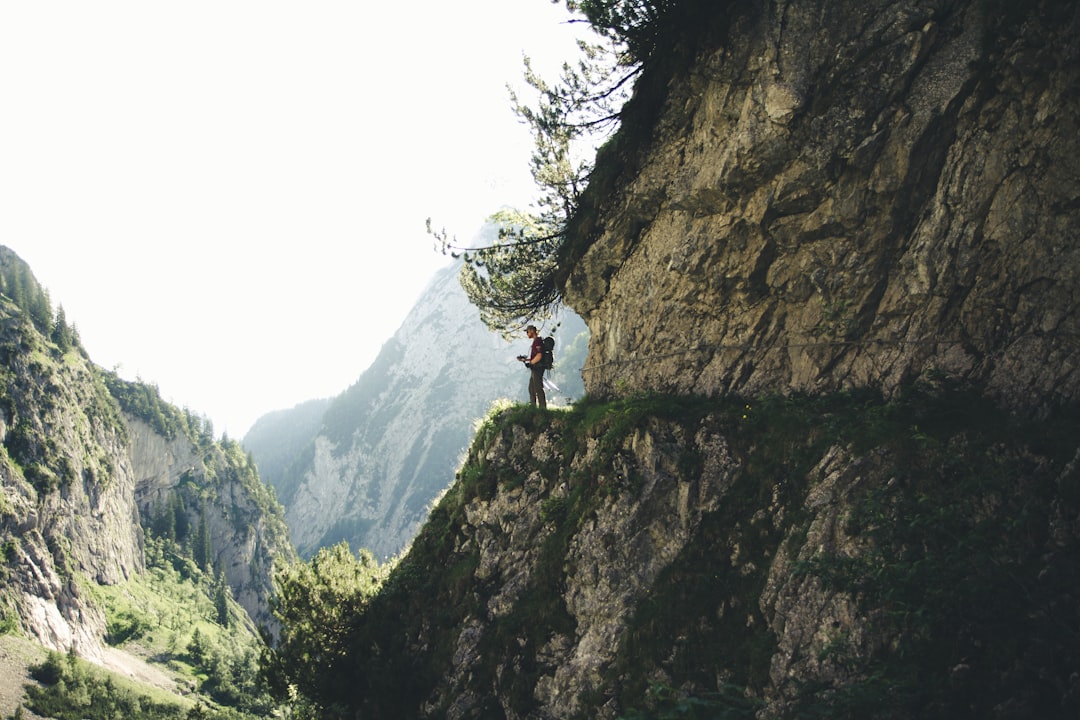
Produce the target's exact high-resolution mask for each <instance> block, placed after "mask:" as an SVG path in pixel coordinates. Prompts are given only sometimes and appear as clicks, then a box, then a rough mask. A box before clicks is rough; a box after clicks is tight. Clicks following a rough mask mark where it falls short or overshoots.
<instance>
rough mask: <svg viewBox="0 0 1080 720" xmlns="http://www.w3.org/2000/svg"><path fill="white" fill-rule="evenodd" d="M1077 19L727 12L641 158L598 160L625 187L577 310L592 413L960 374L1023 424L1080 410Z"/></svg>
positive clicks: (584, 271)
mask: <svg viewBox="0 0 1080 720" xmlns="http://www.w3.org/2000/svg"><path fill="white" fill-rule="evenodd" d="M1077 13H1078V6H1077V4H1076V3H1074V2H1066V1H1062V0H1058V1H1054V0H1043V1H1037V2H1030V3H1006V2H996V1H994V0H955V1H948V2H893V1H889V0H870V1H868V2H857V3H856V2H842V1H837V0H831V1H829V2H802V1H800V0H784V1H782V2H733V3H727V4H725V8H718V9H717V11H716V24H715V27H713V28H712V29H711V31H710V32H709V33H707V40H706V41H705V42H703V43H701V45H700V46H699V47H697V48H696V53H694V54H693V59H692V61H691V62H690V63H689V65H688V66H687V67H685V68H680V69H678V70H676V71H675V72H674V73H673V74H674V77H670V78H669V77H668V76H664V77H661V78H656V77H649V76H648V73H652V74H653V75H655V74H658V73H672V71H671V68H670V65H669V66H667V67H663V68H659V69H655V68H654V69H652V70H649V71H647V76H646V77H645V78H643V81H642V82H641V83H639V91H638V96H637V97H635V99H634V100H632V101H631V103H630V104H629V105H628V107H627V109H626V111H625V115H626V120H625V123H624V124H625V125H626V127H627V128H628V129H629V132H627V133H624V136H629V137H625V141H624V142H622V143H621V144H619V145H618V148H620V149H616V150H614V151H612V152H609V153H608V155H607V156H604V155H603V154H602V155H601V156H600V158H599V159H598V166H600V167H603V165H604V163H607V164H608V165H609V166H611V165H620V166H621V168H622V170H620V171H619V172H617V173H612V174H614V175H617V179H615V180H614V181H613V182H612V183H610V184H606V185H603V186H602V187H595V188H590V190H591V191H592V195H591V199H590V200H589V202H590V203H591V204H592V207H591V208H589V209H590V210H591V212H586V213H582V214H581V215H582V217H587V218H591V219H592V220H591V221H590V222H587V223H582V224H580V226H579V227H578V228H577V232H578V234H579V235H580V238H581V239H582V240H583V241H584V242H587V243H588V250H587V251H585V252H584V253H583V254H581V256H580V259H579V260H578V261H577V262H575V263H574V264H573V267H572V268H571V271H570V274H569V281H568V283H567V287H566V298H567V300H568V302H569V304H570V305H571V306H572V307H573V308H574V309H575V310H577V311H578V312H579V313H580V314H581V315H582V316H583V317H584V318H585V320H586V322H587V324H588V325H589V328H590V330H591V331H592V340H591V345H590V348H589V363H588V367H587V368H586V371H585V380H586V387H587V389H588V391H589V392H590V393H595V394H599V395H611V394H622V393H625V392H630V391H634V390H639V389H656V390H661V391H673V392H680V393H685V392H694V393H704V394H710V395H715V394H722V393H730V392H736V393H745V394H756V393H760V392H763V391H768V392H782V393H786V392H791V391H808V392H822V391H829V390H836V389H842V388H849V387H857V386H873V387H880V388H882V389H884V390H886V391H892V390H894V389H896V388H898V387H900V386H902V385H904V384H905V383H908V382H910V381H912V380H915V379H918V378H926V377H928V376H940V375H946V376H950V377H954V378H963V379H968V380H972V381H975V382H978V383H980V384H984V385H986V387H987V388H988V391H989V392H990V393H991V394H993V395H994V396H996V397H998V398H999V399H1001V400H1002V401H1004V402H1007V403H1009V404H1011V405H1014V406H1030V405H1033V404H1034V405H1043V404H1046V403H1051V402H1054V401H1055V400H1058V399H1075V398H1076V397H1077V396H1078V393H1080V362H1078V361H1080V342H1078V338H1080V325H1078V323H1080V320H1078V318H1080V312H1078V311H1080V307H1078V300H1080V298H1078V295H1077V292H1078V290H1077V289H1078V288H1080V242H1078V237H1080V127H1078V126H1080V94H1078V93H1077V91H1076V88H1077V85H1078V83H1080V60H1078V58H1080V21H1078V19H1077ZM669 79H670V82H667V81H668V80H669ZM657 87H661V88H663V91H656V90H655V89H654V90H648V89H641V88H657ZM657 105H660V110H659V113H658V116H657V119H656V122H655V123H651V122H650V123H647V124H646V125H645V127H644V128H641V127H638V126H635V123H637V122H639V120H638V118H639V117H641V116H643V115H645V114H647V113H652V112H654V111H655V108H656V106H657ZM635 128H636V129H635ZM635 133H636V134H635Z"/></svg>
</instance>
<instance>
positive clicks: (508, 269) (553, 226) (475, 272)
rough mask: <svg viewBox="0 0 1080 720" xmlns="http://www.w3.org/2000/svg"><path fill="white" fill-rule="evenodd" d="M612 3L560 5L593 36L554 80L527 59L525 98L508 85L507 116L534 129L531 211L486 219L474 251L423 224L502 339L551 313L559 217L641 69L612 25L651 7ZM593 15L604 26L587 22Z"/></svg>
mask: <svg viewBox="0 0 1080 720" xmlns="http://www.w3.org/2000/svg"><path fill="white" fill-rule="evenodd" d="M637 4H641V3H637ZM594 5H595V6H596V7H594ZM608 5H612V6H613V7H610V8H609V7H606V6H608ZM616 5H619V3H579V2H573V1H568V2H567V8H568V9H569V10H570V11H571V12H572V13H581V14H583V15H584V19H582V18H579V19H578V22H583V21H585V22H589V23H590V24H591V25H592V26H593V28H594V29H595V30H596V31H597V33H598V34H599V36H600V42H598V43H588V42H585V41H579V42H578V48H579V51H580V54H579V57H578V59H577V62H576V63H573V64H571V63H569V62H568V63H565V64H564V65H563V67H562V72H561V75H560V77H559V78H558V80H557V81H554V82H549V81H548V80H545V79H544V78H543V77H541V76H540V75H539V74H538V73H537V72H536V71H535V70H534V68H533V66H532V63H531V61H530V59H529V58H528V57H526V58H525V60H524V65H525V68H524V80H525V83H526V84H527V85H528V87H529V88H530V97H529V98H527V99H524V98H522V97H521V96H520V95H519V94H518V93H516V92H515V91H514V90H513V89H511V90H510V99H511V103H512V106H513V110H514V112H515V114H516V115H517V116H518V117H519V118H520V119H521V121H522V122H523V123H524V124H525V125H527V126H528V127H529V128H530V130H531V131H532V134H533V140H534V149H533V153H532V157H531V158H530V171H531V173H532V177H533V181H534V183H535V184H536V188H537V191H538V196H537V198H536V201H535V203H534V206H533V208H532V210H530V211H528V212H525V211H520V210H513V211H503V212H499V213H496V214H495V215H493V216H492V217H491V218H490V221H491V222H492V223H493V224H494V225H495V226H496V228H497V229H498V237H497V239H496V240H495V241H494V242H492V243H490V244H488V245H483V246H479V247H475V246H474V247H467V246H463V245H459V244H458V243H457V240H456V238H453V237H451V236H450V235H448V234H447V233H446V231H445V230H443V231H441V232H436V231H433V230H432V228H431V221H430V220H429V221H428V232H429V233H430V234H432V235H434V236H435V240H436V246H437V247H438V248H439V249H441V251H442V252H443V253H444V254H452V255H453V256H454V257H460V258H462V259H463V260H464V261H465V263H464V265H463V267H462V271H461V284H462V287H463V288H464V289H465V292H466V294H467V295H468V297H469V300H470V301H471V302H472V303H473V304H474V305H476V306H477V307H478V308H479V309H480V317H481V319H482V320H483V322H484V323H485V324H486V325H487V326H488V327H489V328H491V329H493V330H497V331H500V332H502V333H503V334H504V335H510V334H513V333H514V332H515V331H517V330H520V329H521V328H522V327H524V326H525V325H527V324H529V323H530V322H534V321H536V320H542V319H545V318H548V317H551V316H552V315H554V314H555V313H556V312H557V310H558V308H559V305H560V302H561V299H562V298H561V291H560V289H559V287H558V283H557V281H556V271H557V269H558V262H559V251H560V249H561V247H562V245H563V241H564V239H565V231H566V226H567V222H568V221H569V219H570V218H571V217H572V216H573V214H574V212H575V211H576V209H577V207H578V203H579V201H580V198H581V194H582V192H584V190H585V187H586V185H587V183H588V178H589V175H590V173H591V172H592V167H593V156H594V154H595V149H596V145H597V144H599V142H601V141H602V140H603V139H604V138H606V137H607V136H608V135H610V134H611V133H612V132H613V131H614V130H615V128H616V127H617V125H618V113H619V109H620V108H621V107H622V104H623V103H624V102H625V101H626V99H627V96H628V94H629V91H630V89H631V86H632V81H633V79H634V78H635V77H636V76H637V74H638V73H639V72H640V70H641V65H640V63H639V61H638V56H636V55H635V54H634V53H632V52H630V51H629V50H628V45H627V44H626V43H627V38H628V37H629V36H628V35H626V34H625V33H621V32H617V31H616V29H617V27H618V23H619V22H621V21H623V20H627V19H630V18H633V19H634V22H636V23H644V22H646V20H647V19H648V17H652V16H654V15H655V13H652V14H650V13H645V14H644V15H642V17H638V15H634V14H633V13H630V12H629V10H628V9H618V8H616V7H614V6H616ZM601 6H603V7H601ZM642 12H644V11H643V10H642ZM589 13H592V16H590V14H589ZM594 17H595V18H596V20H597V22H600V21H602V22H603V23H605V24H596V23H595V22H594V21H593V19H594Z"/></svg>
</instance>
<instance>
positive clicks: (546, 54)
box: [0, 0, 583, 439]
mask: <svg viewBox="0 0 1080 720" xmlns="http://www.w3.org/2000/svg"><path fill="white" fill-rule="evenodd" d="M565 20H566V12H565V10H564V8H563V6H562V4H561V3H560V4H559V5H553V4H552V3H551V2H549V1H548V0H461V1H457V2H452V1H450V0H412V1H411V2H393V1H385V2H366V1H362V0H349V1H345V2H339V1H337V0H305V1H303V2H301V1H300V0H280V1H279V0H209V1H204V0H184V1H183V2H164V1H158V0H130V1H127V2H117V1H113V0H72V1H50V0H34V1H32V2H3V3H0V244H4V245H7V246H8V247H10V248H11V249H12V250H14V251H15V252H16V253H17V254H18V255H19V256H20V257H22V258H23V259H24V260H25V261H27V262H28V263H29V264H30V267H31V269H32V270H33V272H34V274H35V276H36V277H37V278H38V280H39V282H41V283H42V285H44V286H45V287H46V288H47V289H48V290H49V293H50V295H51V298H52V302H53V306H54V307H57V306H60V305H62V306H63V308H64V311H65V313H66V315H67V318H68V321H69V322H73V323H74V324H75V325H76V326H77V327H78V329H79V332H80V335H81V337H82V341H83V345H84V346H85V347H86V349H87V350H88V352H89V353H90V356H91V358H92V359H93V360H94V361H95V362H96V363H98V364H99V365H102V366H104V367H106V368H118V369H119V371H120V373H121V375H122V376H124V377H128V378H131V379H134V378H136V377H138V378H141V379H142V380H143V381H146V382H151V383H156V384H157V385H158V387H159V388H160V390H161V393H162V395H163V396H164V397H165V399H166V400H170V401H172V402H174V403H175V404H177V405H179V406H181V407H188V408H190V409H191V410H192V411H194V412H196V413H197V414H200V415H205V416H208V417H209V418H210V419H211V420H212V421H213V422H214V428H215V432H216V433H217V434H219V435H220V434H221V433H222V432H223V431H226V432H228V434H229V435H230V437H233V438H236V439H240V438H242V437H243V435H244V433H246V432H247V430H248V429H249V427H250V425H251V423H253V422H254V421H255V420H256V419H257V418H258V417H259V416H261V415H263V414H264V413H267V412H270V411H272V410H277V409H282V408H288V407H292V406H294V405H296V404H297V403H300V402H303V401H305V400H310V399H314V398H320V397H330V396H334V395H337V394H338V393H340V392H341V391H343V390H344V389H345V388H347V387H348V386H349V385H350V384H352V383H353V382H354V381H355V380H356V379H357V378H358V377H359V376H360V374H361V373H362V372H363V370H364V369H366V368H367V367H368V365H370V363H371V361H372V360H373V359H374V358H375V355H376V354H377V353H378V350H379V348H380V347H381V346H382V344H383V343H384V342H385V341H386V340H387V339H389V337H390V336H391V335H392V334H393V333H394V331H395V330H396V329H397V328H398V326H399V325H400V324H401V321H402V320H403V319H404V317H405V315H406V314H407V312H408V310H409V309H410V308H411V307H412V305H413V303H414V302H415V300H416V299H417V296H418V295H419V293H420V292H421V291H422V290H423V288H424V286H425V285H426V284H427V282H428V280H429V279H430V278H431V275H432V274H433V273H434V272H435V270H437V269H438V268H439V267H441V266H442V264H443V262H444V260H443V259H442V257H441V256H439V255H436V254H435V253H434V252H433V250H432V242H431V239H430V238H429V237H428V236H427V235H426V233H425V231H424V220H425V218H427V217H432V218H433V220H434V222H435V224H436V226H443V225H445V226H446V227H447V228H448V229H451V230H453V231H454V232H455V233H456V234H457V235H459V236H461V237H462V238H469V237H471V236H472V235H473V233H474V232H475V231H476V230H477V229H478V228H479V227H480V225H481V224H482V222H483V220H484V218H485V217H486V216H487V215H489V214H490V213H492V212H493V211H495V210H496V209H498V207H499V206H500V205H503V204H509V205H515V206H518V207H526V206H527V205H528V204H529V202H530V201H531V199H532V197H533V192H532V181H531V178H530V177H529V173H528V161H529V152H530V147H531V138H530V136H529V133H528V130H527V128H525V127H524V126H522V125H521V124H519V123H518V121H517V118H516V117H515V116H514V115H513V113H512V112H511V109H510V102H509V99H508V94H507V90H506V84H507V83H511V84H514V85H515V86H518V87H520V86H521V80H520V78H521V75H522V55H523V54H528V55H530V56H531V57H532V58H533V59H534V64H535V65H537V66H538V68H540V69H542V70H543V71H544V74H545V75H547V76H549V77H554V75H555V74H556V72H557V69H558V66H559V65H560V64H561V62H562V61H563V60H564V59H569V58H572V57H573V52H574V47H573V42H572V37H573V35H574V34H576V33H581V32H583V31H582V30H580V29H579V28H577V27H572V26H570V25H568V24H566V22H565ZM431 352H432V353H433V354H435V353H438V352H439V338H437V337H432V338H431ZM467 381H468V378H462V382H467Z"/></svg>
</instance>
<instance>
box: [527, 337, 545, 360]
mask: <svg viewBox="0 0 1080 720" xmlns="http://www.w3.org/2000/svg"><path fill="white" fill-rule="evenodd" d="M537 355H540V357H539V358H537V357H536V356H537ZM543 355H544V341H543V339H542V338H541V337H540V336H539V335H537V336H536V337H534V338H533V341H532V349H531V350H529V362H534V361H535V362H536V363H537V367H539V366H540V361H541V360H543Z"/></svg>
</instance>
